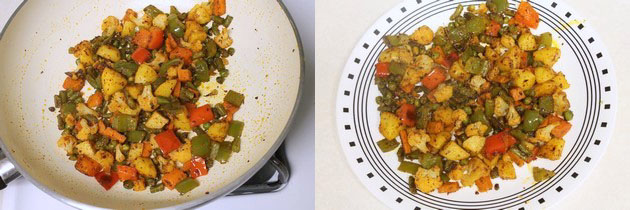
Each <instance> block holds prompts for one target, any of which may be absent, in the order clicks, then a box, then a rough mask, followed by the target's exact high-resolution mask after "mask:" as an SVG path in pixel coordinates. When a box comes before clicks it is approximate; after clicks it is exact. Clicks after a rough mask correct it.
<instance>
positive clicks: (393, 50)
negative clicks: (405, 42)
mask: <svg viewBox="0 0 630 210" xmlns="http://www.w3.org/2000/svg"><path fill="white" fill-rule="evenodd" d="M378 61H379V62H398V63H405V64H410V63H412V62H413V53H411V51H410V50H409V49H407V48H404V47H390V48H387V49H385V50H383V52H381V55H379V56H378Z"/></svg>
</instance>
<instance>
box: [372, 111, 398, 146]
mask: <svg viewBox="0 0 630 210" xmlns="http://www.w3.org/2000/svg"><path fill="white" fill-rule="evenodd" d="M402 129H403V127H402V122H401V121H400V119H399V118H398V117H397V116H396V115H394V114H392V113H389V112H381V123H380V125H379V127H378V130H379V131H380V132H381V134H383V136H384V137H385V138H386V139H389V140H392V139H395V138H396V137H397V136H398V134H399V133H400V130H402Z"/></svg>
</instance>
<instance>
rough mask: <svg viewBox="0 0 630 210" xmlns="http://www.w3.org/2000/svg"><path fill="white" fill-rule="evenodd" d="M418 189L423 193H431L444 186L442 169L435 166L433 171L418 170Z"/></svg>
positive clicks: (416, 181)
mask: <svg viewBox="0 0 630 210" xmlns="http://www.w3.org/2000/svg"><path fill="white" fill-rule="evenodd" d="M415 184H416V187H417V188H418V189H419V190H420V191H421V192H423V193H430V192H432V191H433V190H435V189H437V188H438V187H440V186H442V179H441V178H440V167H438V166H433V168H431V169H424V168H422V167H419V168H418V171H417V172H416V180H415Z"/></svg>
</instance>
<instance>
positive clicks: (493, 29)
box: [486, 20, 501, 36]
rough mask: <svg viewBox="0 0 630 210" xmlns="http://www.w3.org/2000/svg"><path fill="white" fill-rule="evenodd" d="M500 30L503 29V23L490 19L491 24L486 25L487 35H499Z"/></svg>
mask: <svg viewBox="0 0 630 210" xmlns="http://www.w3.org/2000/svg"><path fill="white" fill-rule="evenodd" d="M499 30H501V24H499V23H498V22H496V21H494V20H493V21H490V24H489V25H488V26H486V35H488V36H497V35H499Z"/></svg>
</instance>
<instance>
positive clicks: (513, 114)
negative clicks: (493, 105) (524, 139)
mask: <svg viewBox="0 0 630 210" xmlns="http://www.w3.org/2000/svg"><path fill="white" fill-rule="evenodd" d="M506 118H507V121H508V122H507V123H508V125H509V126H512V127H516V126H518V125H519V124H521V116H520V115H519V114H518V112H517V111H516V108H514V105H511V106H510V108H509V109H508V113H507V116H506Z"/></svg>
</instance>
